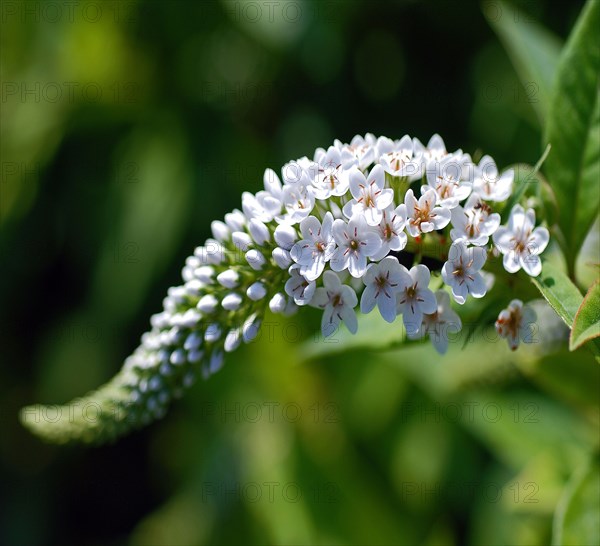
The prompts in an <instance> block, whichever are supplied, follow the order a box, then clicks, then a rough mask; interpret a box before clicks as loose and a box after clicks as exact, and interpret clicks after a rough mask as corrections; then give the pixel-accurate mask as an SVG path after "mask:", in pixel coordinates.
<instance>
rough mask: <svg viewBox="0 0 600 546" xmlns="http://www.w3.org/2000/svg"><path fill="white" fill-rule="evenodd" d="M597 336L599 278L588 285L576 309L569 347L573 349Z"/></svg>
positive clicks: (598, 327) (598, 331)
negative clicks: (588, 287) (586, 291)
mask: <svg viewBox="0 0 600 546" xmlns="http://www.w3.org/2000/svg"><path fill="white" fill-rule="evenodd" d="M598 336H600V280H598V281H596V282H595V283H594V284H593V285H592V286H591V287H590V289H589V290H588V293H587V294H586V295H585V297H584V298H583V301H582V302H581V306H580V307H579V309H578V310H577V314H576V315H575V320H574V321H573V329H572V330H571V336H570V338H569V348H570V349H571V350H572V351H574V350H575V349H577V348H578V347H581V345H583V344H584V343H587V342H588V341H590V340H592V339H595V338H597V337H598Z"/></svg>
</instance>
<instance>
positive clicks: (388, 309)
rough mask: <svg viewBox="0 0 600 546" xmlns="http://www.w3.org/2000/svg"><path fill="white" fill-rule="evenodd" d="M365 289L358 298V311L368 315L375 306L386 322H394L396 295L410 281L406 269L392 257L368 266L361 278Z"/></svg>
mask: <svg viewBox="0 0 600 546" xmlns="http://www.w3.org/2000/svg"><path fill="white" fill-rule="evenodd" d="M362 280H363V283H364V284H365V289H364V291H363V293H362V296H361V298H360V310H361V311H362V312H363V313H365V314H366V313H370V312H371V311H372V310H373V308H374V307H375V305H377V306H378V307H379V312H380V313H381V316H382V317H383V318H384V319H385V320H386V321H387V322H394V320H396V295H397V294H398V293H399V292H400V291H401V290H402V289H403V288H404V287H405V286H406V285H407V284H408V283H410V281H411V278H410V276H409V275H408V272H407V271H406V268H403V267H402V266H401V265H400V263H399V262H398V260H397V259H396V258H394V257H393V256H388V257H387V258H384V259H383V260H381V261H380V262H379V263H376V264H370V265H369V267H368V268H367V272H366V273H365V275H364V277H363V279H362Z"/></svg>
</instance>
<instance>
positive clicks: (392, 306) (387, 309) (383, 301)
mask: <svg viewBox="0 0 600 546" xmlns="http://www.w3.org/2000/svg"><path fill="white" fill-rule="evenodd" d="M388 293H389V292H388ZM377 306H378V307H379V312H380V313H381V316H382V317H383V319H384V320H385V321H387V322H389V323H392V322H394V321H395V320H396V297H395V295H394V294H390V296H389V297H388V296H386V295H385V294H384V293H383V292H381V293H380V295H379V298H377Z"/></svg>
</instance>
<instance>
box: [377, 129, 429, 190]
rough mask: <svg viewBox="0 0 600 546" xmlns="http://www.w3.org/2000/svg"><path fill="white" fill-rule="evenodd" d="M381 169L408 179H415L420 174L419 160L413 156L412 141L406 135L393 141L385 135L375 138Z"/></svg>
mask: <svg viewBox="0 0 600 546" xmlns="http://www.w3.org/2000/svg"><path fill="white" fill-rule="evenodd" d="M377 151H378V152H379V155H380V158H379V163H381V165H382V167H383V169H384V170H385V172H386V173H389V174H391V175H392V176H405V177H408V178H409V180H416V179H418V178H420V176H421V160H420V158H415V157H413V141H412V139H411V138H410V137H409V136H408V135H404V136H403V137H402V138H401V139H400V140H397V141H395V142H394V141H393V140H391V139H389V138H387V137H380V138H379V139H378V140H377Z"/></svg>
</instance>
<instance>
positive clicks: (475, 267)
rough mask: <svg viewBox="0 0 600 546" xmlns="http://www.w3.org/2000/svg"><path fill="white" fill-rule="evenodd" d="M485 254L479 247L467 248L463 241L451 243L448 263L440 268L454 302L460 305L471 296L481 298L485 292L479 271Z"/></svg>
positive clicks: (483, 281) (484, 285) (485, 288)
mask: <svg viewBox="0 0 600 546" xmlns="http://www.w3.org/2000/svg"><path fill="white" fill-rule="evenodd" d="M486 258H487V252H486V250H485V248H482V247H480V246H475V247H470V248H467V245H466V244H465V242H464V241H462V240H459V241H455V242H454V243H452V246H451V247H450V250H449V252H448V261H447V262H446V263H445V264H444V266H443V267H442V278H443V279H444V282H445V283H446V284H447V285H448V286H449V287H450V288H451V289H452V295H453V296H454V300H455V301H456V302H457V303H460V304H461V305H462V304H463V303H465V301H467V296H468V295H469V294H471V296H473V297H474V298H483V296H485V293H486V292H487V287H486V284H485V280H484V278H483V276H482V275H481V273H480V272H479V270H480V269H481V268H482V267H483V264H485V260H486Z"/></svg>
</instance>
